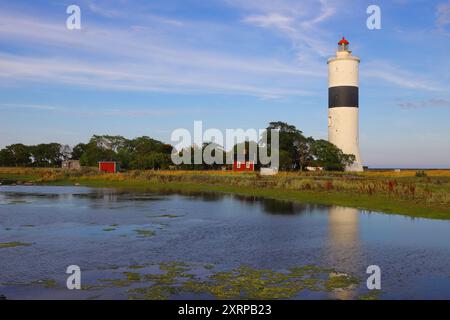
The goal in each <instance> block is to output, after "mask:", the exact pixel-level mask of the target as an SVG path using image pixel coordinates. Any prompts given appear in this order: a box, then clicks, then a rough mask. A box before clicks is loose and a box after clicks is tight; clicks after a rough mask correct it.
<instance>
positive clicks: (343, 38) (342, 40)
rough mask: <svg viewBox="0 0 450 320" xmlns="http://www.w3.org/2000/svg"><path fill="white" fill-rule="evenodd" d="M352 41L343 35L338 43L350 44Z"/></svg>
mask: <svg viewBox="0 0 450 320" xmlns="http://www.w3.org/2000/svg"><path fill="white" fill-rule="evenodd" d="M349 43H350V42H348V41H347V39H345V37H342V39H341V41H339V42H338V45H340V46H341V45H348V44H349Z"/></svg>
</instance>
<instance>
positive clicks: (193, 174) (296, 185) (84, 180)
mask: <svg viewBox="0 0 450 320" xmlns="http://www.w3.org/2000/svg"><path fill="white" fill-rule="evenodd" d="M0 182H2V183H3V184H5V183H8V184H11V183H19V184H21V183H33V184H45V185H74V184H79V185H84V186H91V187H114V188H125V189H132V190H149V191H161V190H172V191H181V192H227V193H234V194H240V195H246V196H257V197H267V198H274V199H280V200H289V201H302V202H309V203H317V204H330V205H341V206H349V207H356V208H361V209H366V210H372V211H382V212H385V213H396V214H403V215H407V216H411V217H423V218H432V219H446V220H449V219H450V170H425V171H424V174H423V173H420V174H419V175H417V176H416V170H402V171H400V172H394V171H390V170H376V171H366V172H362V173H344V172H303V173H297V172H295V173H292V172H282V173H279V174H278V175H277V176H273V177H261V176H259V175H258V174H257V173H238V172H230V171H181V170H180V171H129V172H125V173H119V174H101V173H98V172H97V170H96V169H93V168H84V169H83V170H81V171H64V170H61V169H45V168H0Z"/></svg>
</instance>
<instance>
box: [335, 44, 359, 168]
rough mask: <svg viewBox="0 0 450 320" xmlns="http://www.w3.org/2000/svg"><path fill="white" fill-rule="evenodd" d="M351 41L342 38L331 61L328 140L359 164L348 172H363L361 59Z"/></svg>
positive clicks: (355, 164) (351, 166) (354, 165)
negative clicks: (359, 71) (360, 107)
mask: <svg viewBox="0 0 450 320" xmlns="http://www.w3.org/2000/svg"><path fill="white" fill-rule="evenodd" d="M348 45H349V42H348V41H347V40H346V39H345V38H344V37H342V40H341V41H339V43H338V49H337V52H336V56H335V57H332V58H330V59H328V141H329V142H331V143H333V144H334V145H335V146H337V147H338V148H340V149H341V150H342V151H343V152H344V153H346V154H353V155H355V157H356V160H355V162H354V163H353V164H352V165H350V166H348V167H347V168H346V170H347V171H363V167H362V162H361V155H360V153H359V137H358V136H359V133H358V132H359V124H358V122H359V109H358V107H359V105H358V68H359V61H360V60H359V58H358V57H355V56H353V55H352V52H351V51H350V50H349V46H348Z"/></svg>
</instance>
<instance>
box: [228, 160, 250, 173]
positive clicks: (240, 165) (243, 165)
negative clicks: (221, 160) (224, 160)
mask: <svg viewBox="0 0 450 320" xmlns="http://www.w3.org/2000/svg"><path fill="white" fill-rule="evenodd" d="M233 171H255V163H254V162H253V161H235V162H234V163H233Z"/></svg>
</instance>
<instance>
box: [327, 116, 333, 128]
mask: <svg viewBox="0 0 450 320" xmlns="http://www.w3.org/2000/svg"><path fill="white" fill-rule="evenodd" d="M332 125H333V120H332V119H331V116H328V126H329V127H331V126H332Z"/></svg>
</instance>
